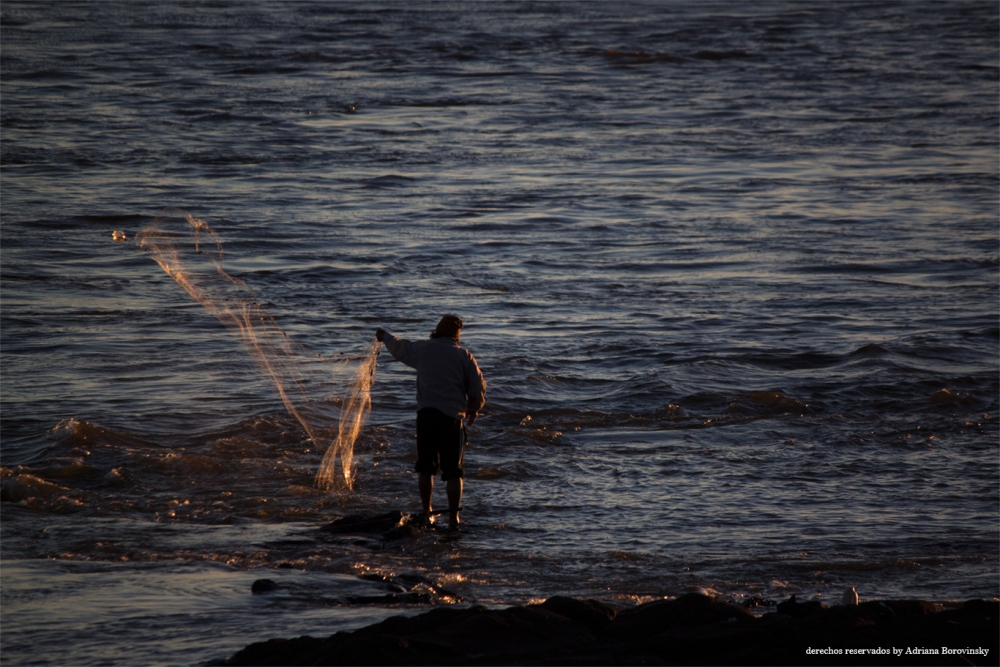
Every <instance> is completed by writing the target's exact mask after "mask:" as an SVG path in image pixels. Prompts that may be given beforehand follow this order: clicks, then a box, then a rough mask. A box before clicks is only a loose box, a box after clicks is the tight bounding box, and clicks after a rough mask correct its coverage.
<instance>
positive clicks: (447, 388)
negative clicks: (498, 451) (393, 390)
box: [375, 315, 486, 530]
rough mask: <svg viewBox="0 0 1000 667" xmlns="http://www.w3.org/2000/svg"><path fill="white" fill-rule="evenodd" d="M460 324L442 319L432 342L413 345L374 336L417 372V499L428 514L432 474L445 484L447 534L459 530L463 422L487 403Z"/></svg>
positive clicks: (458, 320)
mask: <svg viewBox="0 0 1000 667" xmlns="http://www.w3.org/2000/svg"><path fill="white" fill-rule="evenodd" d="M462 327H463V324H462V320H461V318H459V317H456V316H455V315H445V316H444V317H442V318H441V321H440V322H438V325H437V328H436V329H435V330H434V333H432V334H431V338H430V340H422V341H418V342H416V343H411V342H410V341H408V340H405V339H402V338H396V337H395V336H393V335H392V334H391V333H389V332H388V331H385V330H383V329H376V330H375V338H376V339H377V340H379V341H381V342H383V343H385V347H386V349H387V350H389V352H390V353H391V354H392V356H394V357H395V358H396V359H398V360H399V361H402V362H403V363H404V364H406V365H407V366H410V367H412V368H416V369H417V466H416V471H417V473H418V474H419V487H420V499H421V500H422V501H423V504H424V512H425V513H427V514H428V515H429V514H430V512H431V496H432V495H433V493H434V475H436V474H437V472H438V470H440V471H441V479H442V480H444V482H445V483H446V484H447V487H446V488H447V491H448V514H449V518H450V520H449V524H448V527H449V529H450V530H457V529H458V524H459V521H460V520H459V516H458V513H459V510H460V509H461V506H462V478H463V477H464V476H465V471H464V470H463V469H462V457H463V455H464V454H465V424H466V423H467V424H469V425H470V426H471V425H472V423H473V422H474V421H476V416H477V415H478V414H479V411H480V410H481V409H482V407H483V405H484V404H485V403H486V382H485V381H484V380H483V374H482V372H481V371H480V370H479V365H478V364H477V363H476V358H475V357H473V356H472V353H471V352H469V351H468V350H466V349H464V348H463V347H462V346H461V345H459V337H460V336H461V332H462Z"/></svg>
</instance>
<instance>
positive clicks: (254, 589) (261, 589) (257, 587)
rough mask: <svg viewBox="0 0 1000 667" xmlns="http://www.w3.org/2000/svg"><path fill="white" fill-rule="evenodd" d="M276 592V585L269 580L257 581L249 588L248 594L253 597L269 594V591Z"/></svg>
mask: <svg viewBox="0 0 1000 667" xmlns="http://www.w3.org/2000/svg"><path fill="white" fill-rule="evenodd" d="M276 590H278V584H276V583H275V582H273V581H271V580H270V579H258V580H257V581H255V582H253V584H251V586H250V592H251V593H253V594H254V595H257V594H260V593H270V592H271V591H276Z"/></svg>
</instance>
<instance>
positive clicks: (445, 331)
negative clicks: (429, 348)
mask: <svg viewBox="0 0 1000 667" xmlns="http://www.w3.org/2000/svg"><path fill="white" fill-rule="evenodd" d="M463 326H465V325H464V324H462V318H461V317H459V316H458V315H445V316H444V317H442V318H441V321H440V322H438V325H437V328H436V329H434V333H432V334H431V338H458V337H459V336H460V335H461V331H462V327H463Z"/></svg>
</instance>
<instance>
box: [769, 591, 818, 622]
mask: <svg viewBox="0 0 1000 667" xmlns="http://www.w3.org/2000/svg"><path fill="white" fill-rule="evenodd" d="M777 609H778V613H779V614H784V615H785V616H791V617H792V618H806V617H808V616H815V615H816V614H818V613H820V612H821V611H822V610H824V609H827V607H826V606H825V605H824V604H823V603H822V602H819V601H818V600H810V601H809V602H798V601H797V600H796V599H795V596H794V595H793V596H792V597H790V598H788V599H787V600H785V601H784V602H779V603H778V607H777Z"/></svg>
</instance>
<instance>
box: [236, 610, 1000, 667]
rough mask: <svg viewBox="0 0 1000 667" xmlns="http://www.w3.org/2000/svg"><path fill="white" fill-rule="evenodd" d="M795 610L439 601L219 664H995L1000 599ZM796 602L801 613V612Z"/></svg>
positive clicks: (263, 646) (251, 650) (999, 647)
mask: <svg viewBox="0 0 1000 667" xmlns="http://www.w3.org/2000/svg"><path fill="white" fill-rule="evenodd" d="M782 605H784V606H783V607H782V608H783V609H785V610H789V609H791V610H792V613H790V614H789V613H771V614H765V615H763V616H762V617H760V618H757V617H754V616H753V615H752V614H749V613H748V612H746V610H745V609H742V608H741V607H737V606H734V605H730V604H727V603H724V602H720V601H718V600H715V599H713V598H709V597H706V596H703V595H694V594H692V595H684V596H681V597H679V598H676V599H674V600H661V601H657V602H651V603H648V604H645V605H641V606H639V607H635V608H633V609H629V610H626V611H622V612H618V613H617V614H616V613H615V609H614V608H613V607H610V606H609V605H606V604H604V603H601V602H596V601H593V600H582V601H581V600H574V599H571V598H558V597H557V598H551V599H550V600H546V601H545V602H544V603H542V604H539V605H531V606H528V607H510V608H507V609H495V610H491V609H487V608H485V607H482V606H474V607H465V608H456V607H439V608H436V609H432V610H431V611H429V612H427V613H425V614H421V615H419V616H414V617H409V618H408V617H403V616H394V617H392V618H388V619H386V620H385V621H383V622H381V623H377V624H375V625H372V626H368V627H366V628H361V629H360V630H357V631H354V632H338V633H337V634H335V635H332V636H330V637H328V638H326V639H316V638H313V637H299V638H298V639H290V640H271V641H267V642H262V643H259V644H252V645H250V646H248V647H246V648H245V649H243V650H242V651H240V652H239V653H237V654H236V655H234V656H233V657H232V658H230V659H229V660H228V661H226V663H225V664H227V665H335V664H351V665H380V664H381V665H385V664H392V665H497V664H500V665H560V664H565V665H608V664H619V665H632V664H645V665H657V664H685V665H686V664H703V665H737V664H738V665H754V664H756V665H801V664H809V665H878V664H887V665H901V664H906V665H913V664H916V665H921V664H928V665H951V664H955V665H966V664H969V662H970V661H969V660H965V659H964V656H956V655H938V656H934V655H908V656H902V657H901V656H898V655H897V656H893V655H888V656H887V655H849V654H846V653H842V654H839V655H822V654H813V653H807V650H809V649H811V648H817V647H822V648H825V647H832V648H838V649H848V648H855V649H856V648H868V649H871V648H878V647H897V648H901V647H903V648H905V647H942V646H948V647H953V648H959V647H960V648H965V647H982V648H984V649H988V650H989V653H988V654H987V656H986V657H985V658H984V657H982V656H974V657H973V659H972V660H971V662H972V664H996V663H997V661H996V656H997V653H998V651H1000V624H998V623H997V618H998V613H1000V605H998V603H997V602H996V601H982V600H970V601H969V602H967V603H965V604H964V605H962V606H961V607H960V608H955V609H946V610H944V611H938V608H939V605H934V604H932V603H927V602H919V601H884V602H879V601H869V602H866V603H864V604H861V605H858V606H850V607H847V606H845V607H841V606H837V607H824V606H822V605H818V603H817V604H816V605H813V604H810V603H804V604H799V603H797V602H796V601H794V600H789V601H787V602H784V603H782ZM803 610H809V613H806V614H801V615H800V614H799V612H801V611H803Z"/></svg>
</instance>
